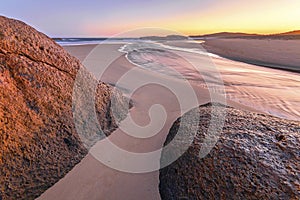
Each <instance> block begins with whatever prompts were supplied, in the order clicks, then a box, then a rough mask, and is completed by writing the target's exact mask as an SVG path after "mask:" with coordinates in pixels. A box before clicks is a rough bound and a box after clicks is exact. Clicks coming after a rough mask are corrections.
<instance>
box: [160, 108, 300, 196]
mask: <svg viewBox="0 0 300 200" xmlns="http://www.w3.org/2000/svg"><path fill="white" fill-rule="evenodd" d="M224 108H225V111H226V113H227V114H226V119H225V122H224V126H223V129H222V131H221V133H220V135H219V139H218V140H217V143H216V145H215V146H214V147H213V148H212V150H211V151H210V152H209V154H207V155H206V156H205V157H203V158H200V157H199V151H200V149H201V147H202V146H203V144H204V143H203V140H204V138H205V137H206V135H207V134H208V132H207V130H208V127H209V124H210V119H211V117H212V114H211V111H212V104H208V105H204V106H200V107H199V108H195V109H194V110H193V111H195V110H196V109H197V111H199V112H200V114H201V119H200V120H199V121H193V120H191V122H190V124H188V125H185V126H184V127H189V126H190V127H191V126H197V125H199V127H198V128H199V129H198V131H197V135H196V136H195V137H194V140H193V142H192V145H191V146H190V147H189V148H188V150H187V151H186V152H185V153H184V154H183V155H182V156H181V157H180V158H179V159H178V160H176V161H175V162H173V163H172V164H171V165H169V166H167V167H165V168H163V169H161V170H160V175H159V179H160V184H159V191H160V195H161V197H162V199H300V151H299V147H300V122H297V121H288V120H284V119H280V118H276V117H272V116H269V115H264V114H258V113H252V112H247V111H241V110H237V109H234V108H231V107H224V106H221V105H216V106H214V109H219V110H220V109H224ZM190 113H191V112H189V113H187V114H185V115H189V114H190ZM179 124H180V118H179V119H178V120H177V121H176V122H175V123H174V124H173V126H172V128H171V129H170V132H169V135H168V136H167V139H166V142H165V144H168V143H169V142H170V141H171V140H172V139H173V138H174V136H175V135H176V133H177V131H178V127H179ZM217 125H220V126H222V124H217ZM186 131H188V129H187V130H186ZM163 153H164V152H163Z"/></svg>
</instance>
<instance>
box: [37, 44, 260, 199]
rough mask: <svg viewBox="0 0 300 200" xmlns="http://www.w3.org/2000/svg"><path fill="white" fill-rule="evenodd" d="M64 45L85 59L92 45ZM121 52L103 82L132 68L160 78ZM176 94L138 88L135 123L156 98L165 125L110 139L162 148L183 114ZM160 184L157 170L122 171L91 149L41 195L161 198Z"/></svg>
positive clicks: (204, 93)
mask: <svg viewBox="0 0 300 200" xmlns="http://www.w3.org/2000/svg"><path fill="white" fill-rule="evenodd" d="M106 47H107V48H106V50H107V51H108V50H109V51H118V49H119V46H118V45H108V46H106ZM64 48H66V49H67V50H68V51H69V52H70V53H71V54H72V55H73V56H74V55H75V54H76V57H78V58H79V57H80V58H81V59H83V58H84V56H85V55H86V53H88V52H89V51H90V50H91V48H93V46H89V45H84V46H81V48H78V46H77V47H64ZM118 53H119V54H120V57H119V59H117V60H116V62H114V63H112V64H113V67H111V68H109V69H108V70H107V72H106V73H107V74H106V75H105V76H104V77H103V79H101V80H102V81H103V82H106V83H108V84H113V83H116V82H117V81H118V80H119V78H120V77H121V76H122V75H123V74H124V73H126V72H127V71H129V70H137V71H139V72H140V73H142V74H145V75H146V76H149V77H153V78H154V77H155V78H157V74H156V73H154V72H151V71H147V70H143V69H140V68H139V67H136V66H135V65H133V64H132V63H130V62H129V61H128V60H127V59H126V57H125V54H124V53H121V52H118ZM143 76H144V75H143ZM143 76H141V77H137V79H139V78H143ZM174 83H175V82H174ZM193 87H195V90H196V91H197V94H196V95H197V97H198V101H199V105H204V104H206V103H209V102H210V95H209V92H208V90H207V89H204V88H201V87H199V86H196V85H193ZM125 88H126V86H125ZM174 98H175V96H174V95H172V93H170V92H167V90H165V89H163V88H162V87H157V86H152V87H151V86H150V87H143V89H141V90H138V91H137V92H136V93H135V94H134V95H133V97H132V100H133V102H134V104H133V107H132V108H131V109H130V115H131V116H132V118H133V119H134V120H135V121H136V123H138V124H147V123H149V122H148V121H149V118H148V116H146V115H147V114H146V115H145V113H148V112H149V108H150V107H151V106H152V105H153V104H155V102H159V103H160V104H162V105H164V108H165V109H166V110H167V113H168V117H167V119H166V121H165V124H164V126H163V128H162V129H161V131H159V133H158V134H156V135H154V136H152V137H151V138H148V139H147V140H146V141H145V140H144V139H142V138H134V137H131V136H130V135H128V134H127V133H125V132H123V131H122V130H121V129H119V128H118V129H116V130H115V131H114V132H113V133H112V134H111V135H110V136H109V137H108V140H110V141H113V143H114V144H116V145H117V146H118V147H120V148H122V149H125V150H128V151H131V152H145V151H146V152H149V151H153V150H154V149H158V148H160V147H161V146H162V145H163V143H164V141H165V138H166V136H167V134H168V133H169V130H170V128H171V126H172V125H173V123H174V121H176V119H178V118H179V117H181V114H183V113H180V111H179V110H178V108H177V104H175V103H172V102H175V101H174V100H175V99H174ZM226 101H227V105H229V106H232V107H235V108H237V109H241V110H248V111H252V112H257V113H262V112H260V111H257V110H255V109H253V108H250V107H248V106H244V105H242V104H239V103H236V102H233V101H231V100H226ZM145 142H146V143H145ZM101 143H102V141H100V143H99V148H101V145H100V144H101ZM96 145H97V144H96ZM150 161H151V160H150ZM158 185H159V171H158V170H157V171H153V172H148V173H138V174H135V173H127V172H121V171H117V170H115V169H112V168H110V167H108V166H106V165H105V164H102V163H101V162H99V161H98V160H96V159H95V157H94V156H93V155H91V154H90V153H89V154H88V155H87V156H86V157H85V158H84V159H83V160H82V161H81V162H80V163H79V164H77V165H76V166H75V167H74V168H73V169H72V170H71V171H70V172H69V173H68V174H67V175H66V176H65V177H64V178H62V179H61V180H60V181H58V182H57V183H56V184H55V185H53V186H52V187H51V188H49V189H48V190H47V191H46V192H45V193H43V194H42V195H41V196H40V197H39V198H38V199H74V198H76V199H96V198H97V197H99V196H100V197H101V196H105V198H106V199H120V198H122V197H124V196H126V197H128V198H130V199H141V198H143V199H149V200H150V199H151V200H152V199H160V194H159V187H158Z"/></svg>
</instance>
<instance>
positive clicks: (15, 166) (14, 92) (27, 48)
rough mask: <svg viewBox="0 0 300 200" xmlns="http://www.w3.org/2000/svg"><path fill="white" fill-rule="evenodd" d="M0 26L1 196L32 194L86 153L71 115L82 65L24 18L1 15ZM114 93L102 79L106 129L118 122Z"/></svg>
mask: <svg viewBox="0 0 300 200" xmlns="http://www.w3.org/2000/svg"><path fill="white" fill-rule="evenodd" d="M0 27H1V29H0V199H1V198H2V199H33V198H35V197H37V196H39V195H40V194H41V193H42V192H43V191H45V190H46V189H47V188H49V187H50V186H51V185H53V184H54V183H55V182H57V181H58V180H59V179H60V178H62V177H63V176H64V175H65V174H66V173H67V172H68V171H69V170H70V169H71V168H72V167H73V166H74V165H75V164H76V163H78V162H79V161H80V160H81V159H82V158H83V157H84V156H85V155H86V154H87V149H86V148H85V147H84V145H83V144H82V142H81V140H80V138H79V136H78V134H77V133H76V130H75V126H74V121H73V117H72V91H73V85H74V80H75V77H76V74H77V71H78V70H79V69H80V68H82V66H81V64H80V62H79V61H78V60H77V59H76V58H74V57H72V56H70V55H69V54H68V53H67V52H66V51H65V50H64V49H63V48H62V47H60V46H59V45H58V44H56V43H55V42H54V41H53V40H52V39H50V38H48V37H47V36H46V35H44V34H42V33H40V32H38V31H36V30H35V29H34V28H32V27H30V26H28V25H26V24H25V23H23V22H20V21H17V20H13V19H8V18H5V17H1V16H0ZM110 96H111V87H110V86H108V85H106V84H104V83H100V84H99V85H98V88H97V95H96V102H95V103H96V106H95V107H96V112H97V117H98V119H99V121H100V125H101V127H102V129H103V130H104V132H105V133H106V134H108V133H110V132H111V131H112V130H113V129H114V128H115V127H116V122H115V121H114V119H113V116H111V111H110ZM120 102H122V99H120Z"/></svg>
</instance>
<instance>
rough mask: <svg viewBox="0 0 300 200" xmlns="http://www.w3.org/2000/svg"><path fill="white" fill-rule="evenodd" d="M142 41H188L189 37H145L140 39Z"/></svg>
mask: <svg viewBox="0 0 300 200" xmlns="http://www.w3.org/2000/svg"><path fill="white" fill-rule="evenodd" d="M139 39H142V40H186V39H188V37H186V36H182V35H167V36H145V37H140V38H139Z"/></svg>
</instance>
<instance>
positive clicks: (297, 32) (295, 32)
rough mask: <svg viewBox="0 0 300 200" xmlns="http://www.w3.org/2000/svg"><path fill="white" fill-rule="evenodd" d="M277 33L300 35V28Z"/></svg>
mask: <svg viewBox="0 0 300 200" xmlns="http://www.w3.org/2000/svg"><path fill="white" fill-rule="evenodd" d="M277 35H300V30H296V31H289V32H285V33H279V34H277Z"/></svg>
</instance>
